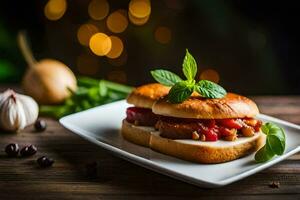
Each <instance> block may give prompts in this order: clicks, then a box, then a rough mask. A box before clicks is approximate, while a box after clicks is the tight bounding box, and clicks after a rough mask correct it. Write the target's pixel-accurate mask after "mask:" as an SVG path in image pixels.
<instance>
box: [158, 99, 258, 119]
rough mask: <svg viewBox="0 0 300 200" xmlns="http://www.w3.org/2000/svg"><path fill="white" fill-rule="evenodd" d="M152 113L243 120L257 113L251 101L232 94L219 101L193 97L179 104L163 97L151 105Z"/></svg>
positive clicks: (181, 116) (195, 117)
mask: <svg viewBox="0 0 300 200" xmlns="http://www.w3.org/2000/svg"><path fill="white" fill-rule="evenodd" d="M152 111H153V112H154V113H155V114H158V115H163V116H169V117H178V118H194V119H226V118H245V117H255V116H256V115H257V114H258V113H259V110H258V108H257V106H256V104H255V103H254V102H253V101H252V100H250V99H248V98H246V97H244V96H240V95H237V94H233V93H228V94H227V95H226V96H225V97H223V98H220V99H207V98H202V97H200V96H196V95H193V96H192V97H190V98H189V99H187V100H185V101H184V102H182V103H179V104H172V103H170V102H168V100H167V97H164V98H162V99H160V100H158V101H157V102H156V103H155V104H154V105H153V107H152Z"/></svg>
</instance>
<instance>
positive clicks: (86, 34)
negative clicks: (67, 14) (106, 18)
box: [77, 24, 99, 46]
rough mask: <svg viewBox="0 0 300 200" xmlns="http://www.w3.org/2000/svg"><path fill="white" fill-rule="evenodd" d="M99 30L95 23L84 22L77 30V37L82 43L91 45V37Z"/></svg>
mask: <svg viewBox="0 0 300 200" xmlns="http://www.w3.org/2000/svg"><path fill="white" fill-rule="evenodd" d="M98 31H99V30H98V28H97V27H96V26H95V25H93V24H83V25H81V26H80V27H79V29H78V31H77V39H78V41H79V43H80V44H82V45H84V46H89V42H90V38H91V37H92V36H93V35H94V34H95V33H97V32H98Z"/></svg>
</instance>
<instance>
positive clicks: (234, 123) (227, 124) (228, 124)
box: [218, 119, 243, 129]
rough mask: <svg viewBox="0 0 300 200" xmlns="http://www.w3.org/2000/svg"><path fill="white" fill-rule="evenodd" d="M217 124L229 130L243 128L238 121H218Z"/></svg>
mask: <svg viewBox="0 0 300 200" xmlns="http://www.w3.org/2000/svg"><path fill="white" fill-rule="evenodd" d="M218 122H219V123H220V124H221V125H222V126H224V127H226V128H229V129H232V128H235V129H241V128H242V127H243V125H242V123H241V122H239V120H238V119H220V120H218Z"/></svg>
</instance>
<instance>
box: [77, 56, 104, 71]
mask: <svg viewBox="0 0 300 200" xmlns="http://www.w3.org/2000/svg"><path fill="white" fill-rule="evenodd" d="M77 69H78V72H79V73H80V74H82V75H95V74H97V72H98V71H99V60H98V59H97V57H96V56H93V55H91V54H88V53H82V54H81V55H80V56H78V58H77Z"/></svg>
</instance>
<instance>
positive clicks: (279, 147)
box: [262, 123, 285, 155]
mask: <svg viewBox="0 0 300 200" xmlns="http://www.w3.org/2000/svg"><path fill="white" fill-rule="evenodd" d="M262 131H263V132H264V133H265V134H266V135H267V142H268V143H269V144H270V148H271V150H272V151H273V152H274V153H275V154H276V155H282V154H283V153H284V150H285V134H284V131H283V129H282V128H280V127H279V126H277V125H276V124H273V123H266V124H264V125H263V126H262Z"/></svg>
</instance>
